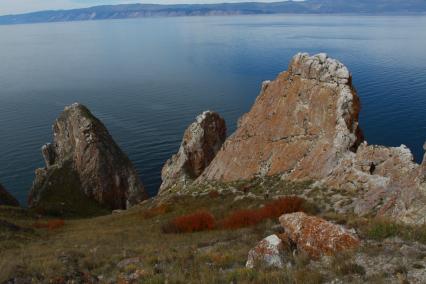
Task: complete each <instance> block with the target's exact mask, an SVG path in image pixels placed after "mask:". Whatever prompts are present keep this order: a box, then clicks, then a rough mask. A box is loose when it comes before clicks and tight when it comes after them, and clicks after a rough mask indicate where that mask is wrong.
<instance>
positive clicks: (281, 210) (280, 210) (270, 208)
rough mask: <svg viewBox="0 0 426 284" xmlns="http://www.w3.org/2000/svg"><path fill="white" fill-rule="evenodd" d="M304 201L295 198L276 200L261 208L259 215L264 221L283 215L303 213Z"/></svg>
mask: <svg viewBox="0 0 426 284" xmlns="http://www.w3.org/2000/svg"><path fill="white" fill-rule="evenodd" d="M304 204H305V200H304V199H303V198H300V197H297V196H289V197H283V198H280V199H277V200H275V201H272V202H269V203H267V204H265V206H264V207H263V208H261V209H260V210H261V212H260V213H261V215H262V216H263V218H264V219H272V218H278V217H280V216H281V215H283V214H289V213H293V212H300V211H305V209H304Z"/></svg>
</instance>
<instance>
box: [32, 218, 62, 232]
mask: <svg viewBox="0 0 426 284" xmlns="http://www.w3.org/2000/svg"><path fill="white" fill-rule="evenodd" d="M64 225H65V221H64V220H62V219H54V220H49V221H47V222H36V223H34V225H33V227H34V228H37V229H49V230H55V229H59V228H61V227H63V226H64Z"/></svg>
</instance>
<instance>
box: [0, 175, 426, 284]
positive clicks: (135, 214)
mask: <svg viewBox="0 0 426 284" xmlns="http://www.w3.org/2000/svg"><path fill="white" fill-rule="evenodd" d="M265 185H268V188H272V189H273V193H272V195H282V194H293V193H297V192H298V191H302V190H303V189H304V188H305V187H306V186H307V185H306V184H300V185H298V184H287V183H281V182H278V181H271V182H269V183H268V182H266V183H264V184H263V185H260V184H259V183H258V182H254V183H252V184H251V185H250V187H251V189H250V191H253V192H256V191H257V192H259V193H261V192H262V190H264V188H265ZM217 186H218V185H214V186H212V187H213V188H216V187H217ZM242 186H243V184H233V185H231V186H228V187H227V190H226V191H224V192H223V193H222V194H220V195H219V196H218V197H215V198H212V197H211V196H209V195H208V194H205V193H201V194H198V195H197V196H191V195H185V196H180V197H173V198H171V199H167V198H160V199H157V200H149V201H146V202H145V203H143V204H141V205H139V206H137V207H134V208H132V209H130V210H128V211H125V212H122V213H118V214H112V215H107V216H102V217H97V218H92V219H78V220H66V221H65V226H64V227H62V228H59V229H56V230H47V229H33V228H32V224H33V223H34V222H35V221H36V219H37V218H36V216H34V215H32V214H31V213H29V212H28V211H26V210H23V209H11V208H10V207H0V220H3V221H5V222H9V223H13V224H16V225H17V226H19V227H20V228H21V230H16V229H15V230H12V229H11V228H10V227H7V226H5V225H1V223H0V248H1V250H0V267H1V269H0V282H3V281H4V280H7V279H9V278H10V277H16V276H22V277H28V276H30V277H31V278H32V279H33V281H36V282H42V281H46V279H53V280H55V281H56V282H58V283H61V282H62V281H64V280H67V279H81V280H82V281H90V277H93V276H96V277H98V276H102V277H101V278H102V279H103V281H105V282H108V281H117V280H119V279H120V278H122V277H124V276H125V275H129V274H131V273H132V272H135V271H139V273H140V274H143V275H144V276H143V277H142V278H141V279H143V282H147V283H163V282H164V281H166V280H168V281H169V282H171V283H225V282H227V283H230V282H232V281H237V282H238V283H241V282H242V283H247V282H252V283H320V282H321V281H323V280H326V279H328V280H330V279H332V278H333V277H355V278H354V279H358V278H359V277H360V276H359V274H362V269H359V268H358V267H356V266H354V267H352V266H351V265H352V264H351V265H349V266H348V268H346V269H344V270H343V273H342V271H341V269H340V270H336V269H335V268H333V265H331V266H330V267H326V268H322V269H321V270H316V269H312V266H310V265H309V261H308V260H306V259H304V258H303V256H297V257H295V258H293V257H291V256H289V259H290V258H292V262H293V263H294V266H293V267H292V268H291V269H282V270H268V269H257V270H247V269H245V268H244V266H245V261H246V259H247V253H248V251H249V250H250V249H251V248H252V247H253V246H254V245H255V244H256V243H257V242H258V241H259V240H261V239H262V238H264V237H266V236H268V235H270V234H272V233H274V229H273V226H274V224H278V222H277V220H268V221H265V222H263V223H261V224H259V225H257V226H254V227H250V228H244V229H239V230H228V231H225V230H215V231H208V232H199V233H191V234H164V233H162V226H163V225H164V224H165V223H166V222H167V221H168V220H170V219H172V218H173V217H175V216H179V215H182V214H185V213H191V212H194V211H196V210H199V209H208V210H210V211H211V212H212V213H213V214H214V215H215V216H216V217H218V218H220V217H221V216H224V215H226V214H227V213H229V212H231V211H233V210H236V209H238V208H258V207H259V206H260V205H261V204H262V203H264V202H265V201H264V200H262V199H261V198H258V199H251V198H245V199H243V200H239V201H234V198H235V196H236V194H235V193H232V191H235V190H237V191H238V189H239V188H241V187H242ZM194 190H198V191H200V192H204V191H207V190H209V189H208V188H206V187H203V186H200V187H198V188H192V191H194ZM160 203H162V204H167V205H166V206H164V208H165V210H161V211H159V212H156V211H153V210H150V209H149V208H152V207H157V206H158V205H159V204H160ZM320 207H321V206H320ZM153 212H154V213H153ZM319 213H320V214H323V215H324V216H327V218H330V219H333V220H336V221H337V222H339V223H346V224H348V225H349V226H351V227H356V228H358V229H359V231H360V232H361V233H362V234H363V236H364V237H365V238H371V239H379V240H381V239H383V238H385V237H388V236H393V235H398V234H400V235H403V234H402V233H401V232H402V231H405V230H402V229H401V228H399V227H398V228H391V229H390V231H389V228H388V226H387V223H385V224H384V225H383V224H382V225H383V226H382V225H381V226H382V227H379V229H378V230H376V231H374V230H372V229H374V228H376V227H371V226H373V225H371V224H373V223H371V222H369V221H368V220H367V221H366V219H361V218H356V217H353V216H345V215H341V214H335V213H333V212H325V211H324V210H322V212H319ZM38 222H43V220H41V221H40V220H38ZM376 229H377V228H376ZM425 231H426V230H423V231H416V232H417V233H418V234H414V235H406V236H405V237H406V238H407V239H409V238H415V239H416V240H420V241H423V242H426V238H425V236H426V233H425ZM422 238H423V239H422ZM132 257H140V258H141V259H140V262H138V263H132V264H128V265H125V266H117V264H118V263H119V262H120V261H121V260H123V259H128V258H132ZM346 259H350V258H346ZM360 271H361V272H360ZM89 275H90V276H89ZM348 275H349V276H348ZM350 275H353V276H350ZM356 277H358V278H356ZM28 279H29V278H28ZM28 279H27V280H28ZM84 279H86V280H84ZM88 279H89V280H88ZM349 279H351V278H349ZM376 280H377V279H375V280H372V279H367V278H366V276H365V277H364V278H363V279H362V281H376ZM377 281H378V280H377Z"/></svg>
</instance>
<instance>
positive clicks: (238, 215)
mask: <svg viewBox="0 0 426 284" xmlns="http://www.w3.org/2000/svg"><path fill="white" fill-rule="evenodd" d="M263 219H264V218H263V216H262V214H261V212H259V209H253V210H249V209H243V210H238V211H235V212H233V213H231V214H230V215H228V216H227V217H225V218H224V219H223V220H222V221H221V222H220V223H221V227H222V228H224V229H239V228H244V227H249V226H253V225H256V224H258V223H260V222H261V221H262V220H263Z"/></svg>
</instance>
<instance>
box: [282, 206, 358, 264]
mask: <svg viewBox="0 0 426 284" xmlns="http://www.w3.org/2000/svg"><path fill="white" fill-rule="evenodd" d="M280 223H281V225H282V226H283V228H284V231H285V233H284V234H283V236H287V237H288V238H289V240H290V241H291V242H293V243H294V244H296V246H297V249H298V250H301V251H303V252H305V253H306V254H308V255H309V256H310V257H312V258H318V257H320V256H322V255H333V254H335V253H338V252H342V251H345V250H350V249H354V248H356V247H357V246H358V245H359V244H360V240H359V239H358V237H357V236H355V234H353V233H352V232H350V231H349V230H347V229H345V228H344V227H342V226H340V225H335V224H333V223H330V222H328V221H326V220H324V219H321V218H319V217H314V216H308V215H307V214H305V213H303V212H297V213H292V214H285V215H282V216H281V217H280Z"/></svg>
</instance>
